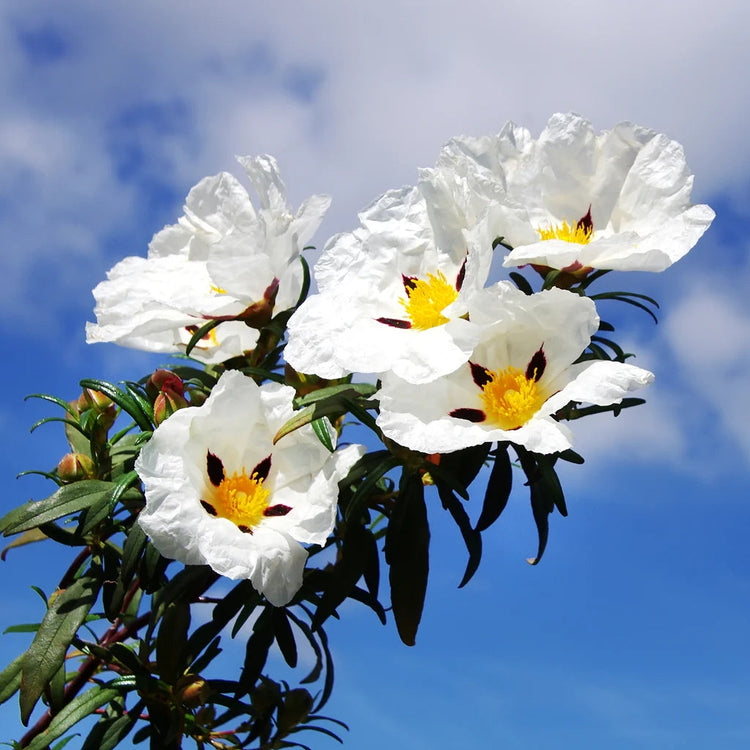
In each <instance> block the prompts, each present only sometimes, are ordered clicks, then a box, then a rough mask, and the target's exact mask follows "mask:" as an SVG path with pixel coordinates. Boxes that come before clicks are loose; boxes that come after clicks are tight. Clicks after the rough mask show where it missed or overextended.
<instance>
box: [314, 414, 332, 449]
mask: <svg viewBox="0 0 750 750" xmlns="http://www.w3.org/2000/svg"><path fill="white" fill-rule="evenodd" d="M311 426H312V428H313V432H314V433H315V435H316V436H317V438H318V440H320V442H321V443H322V445H323V447H324V448H325V449H326V450H327V451H328V452H329V453H333V452H334V450H336V446H335V445H334V442H333V440H334V439H333V435H331V423H330V422H329V421H328V420H327V419H314V420H313V421H312V422H311Z"/></svg>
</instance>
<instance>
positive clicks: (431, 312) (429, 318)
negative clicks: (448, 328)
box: [400, 271, 458, 330]
mask: <svg viewBox="0 0 750 750" xmlns="http://www.w3.org/2000/svg"><path fill="white" fill-rule="evenodd" d="M412 283H413V285H414V288H413V289H411V291H410V292H409V294H408V296H407V297H406V299H402V300H400V302H401V304H402V305H403V306H404V309H405V310H406V313H407V315H408V316H409V320H411V324H412V328H417V329H419V330H426V329H427V328H434V327H435V326H441V325H443V324H444V323H447V322H448V318H446V317H445V315H443V314H442V313H443V310H444V309H445V308H446V307H448V305H450V304H451V302H454V301H455V299H456V297H458V291H457V290H456V288H455V287H454V286H451V284H449V283H448V281H447V280H446V278H445V276H444V275H443V273H442V272H441V271H438V272H437V274H431V273H428V274H427V279H426V280H425V279H415V280H414V281H412Z"/></svg>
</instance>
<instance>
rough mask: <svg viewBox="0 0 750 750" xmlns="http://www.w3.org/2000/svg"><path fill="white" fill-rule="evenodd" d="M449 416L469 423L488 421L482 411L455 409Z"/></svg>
mask: <svg viewBox="0 0 750 750" xmlns="http://www.w3.org/2000/svg"><path fill="white" fill-rule="evenodd" d="M449 416H451V417H455V418H456V419H465V420H466V421H467V422H484V420H485V419H487V415H486V414H485V413H484V412H483V411H482V410H481V409H454V410H453V411H452V412H451V413H450V415H449Z"/></svg>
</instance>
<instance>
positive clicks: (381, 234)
mask: <svg viewBox="0 0 750 750" xmlns="http://www.w3.org/2000/svg"><path fill="white" fill-rule="evenodd" d="M360 222H361V227H360V228H359V229H357V230H355V231H354V232H352V233H347V234H340V235H337V236H336V237H333V238H332V239H331V240H330V241H329V242H328V244H327V245H326V247H325V249H324V251H323V254H322V256H321V258H320V260H319V262H318V263H317V265H316V267H315V278H316V281H317V283H318V289H319V294H317V295H313V296H311V297H309V298H308V299H307V300H306V301H305V302H304V303H303V304H302V305H301V307H300V308H299V309H298V310H297V311H296V312H295V313H294V315H293V316H292V317H291V319H290V321H289V343H288V344H287V347H286V350H285V357H286V359H287V361H288V362H289V364H291V365H292V366H293V367H294V368H295V369H296V370H298V371H300V372H306V373H315V374H317V375H320V376H321V377H325V378H337V377H341V376H343V375H345V374H347V373H349V372H366V373H382V372H387V371H393V372H395V373H396V374H397V375H399V376H400V377H402V378H404V379H405V380H408V381H410V382H413V383H420V382H425V381H428V380H431V379H434V378H436V377H438V376H440V375H442V374H444V373H447V372H450V371H451V370H454V369H455V368H456V367H458V366H459V365H460V364H461V363H463V362H465V361H466V360H467V358H468V356H469V354H470V353H471V351H472V349H473V346H474V344H475V343H476V332H475V330H474V326H473V325H472V324H471V323H469V321H467V320H466V319H465V314H466V312H467V309H468V308H467V300H468V299H469V298H470V296H471V294H472V293H474V292H476V291H477V290H478V289H480V288H481V287H482V286H483V284H484V281H485V280H486V278H487V274H488V272H489V265H490V261H491V253H490V252H485V253H484V254H480V253H477V252H474V250H473V247H472V242H471V238H470V236H469V234H468V233H467V234H466V236H465V237H460V241H456V242H454V243H452V244H445V245H441V244H438V243H437V242H436V240H435V237H434V235H433V232H432V227H431V225H430V221H429V218H428V215H427V209H426V205H425V201H424V198H423V197H422V195H421V194H420V193H419V191H418V190H417V189H416V188H402V189H399V190H392V191H390V192H388V193H386V194H385V195H383V196H381V197H380V198H379V199H378V200H376V201H375V202H374V203H373V204H372V205H370V206H369V207H368V208H367V209H365V210H364V211H363V212H362V213H361V214H360Z"/></svg>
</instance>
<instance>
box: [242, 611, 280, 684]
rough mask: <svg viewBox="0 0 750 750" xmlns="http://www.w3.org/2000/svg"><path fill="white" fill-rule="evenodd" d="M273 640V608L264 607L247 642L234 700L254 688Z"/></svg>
mask: <svg viewBox="0 0 750 750" xmlns="http://www.w3.org/2000/svg"><path fill="white" fill-rule="evenodd" d="M273 640H274V634H273V607H266V608H265V609H264V610H263V612H262V613H261V615H260V617H259V618H258V619H257V620H256V621H255V625H254V626H253V634H252V635H251V636H250V638H248V640H247V647H246V648H245V661H244V663H243V665H242V672H241V673H240V679H239V683H240V690H239V691H238V693H237V694H236V695H235V698H239V697H241V695H242V694H244V693H249V692H250V691H251V690H252V689H253V687H254V686H255V683H256V682H257V681H258V678H259V677H260V675H261V672H262V671H263V667H264V666H265V664H266V660H267V659H268V651H269V649H270V648H271V645H272V644H273Z"/></svg>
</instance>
